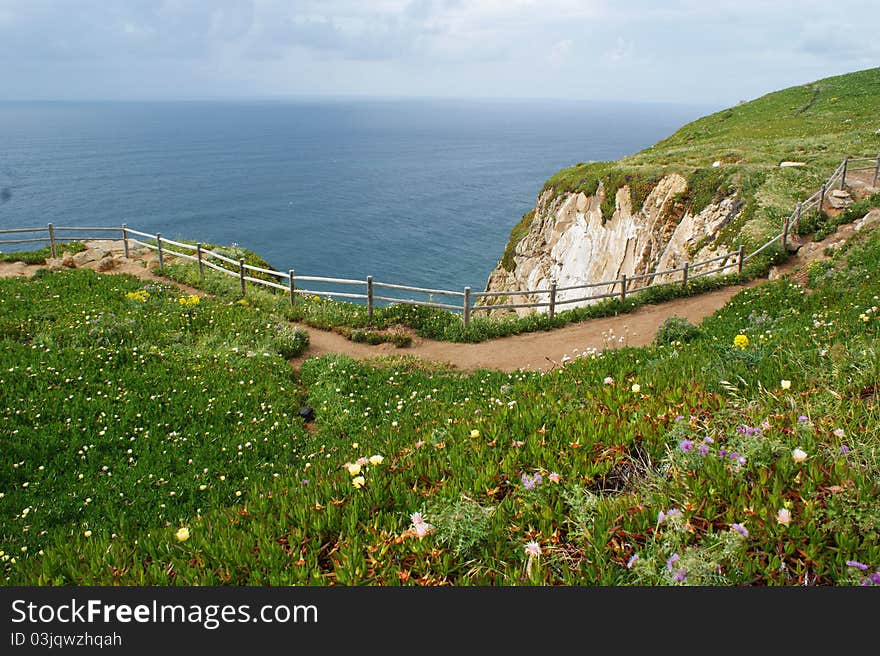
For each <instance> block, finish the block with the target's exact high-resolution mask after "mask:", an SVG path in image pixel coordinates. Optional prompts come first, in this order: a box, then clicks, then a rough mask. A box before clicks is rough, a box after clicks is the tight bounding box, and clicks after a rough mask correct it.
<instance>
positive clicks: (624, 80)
mask: <svg viewBox="0 0 880 656" xmlns="http://www.w3.org/2000/svg"><path fill="white" fill-rule="evenodd" d="M877 2H878V0H823V1H822V2H818V1H817V2H813V1H812V0H791V1H789V0H766V1H760V0H730V1H728V0H679V1H669V2H660V1H657V2H654V1H651V2H649V1H647V0H581V1H578V0H472V1H468V0H364V1H358V0H0V64H2V71H3V75H2V86H0V99H202V98H205V99H214V98H224V99H260V98H285V97H294V96H304V95H337V96H339V95H342V96H365V95H366V96H392V97H397V96H422V97H424V96H438V97H480V98H560V99H591V100H641V101H673V102H686V103H700V104H715V105H726V104H733V103H736V102H737V101H739V100H744V99H751V98H755V97H757V96H759V95H762V94H764V93H766V92H768V91H772V90H775V89H779V88H783V87H786V86H791V85H793V84H801V83H805V82H809V81H812V80H815V79H818V78H822V77H826V76H829V75H834V74H838V73H845V72H849V71H854V70H861V69H865V68H870V67H872V66H877V65H880V38H878V34H880V8H878V4H877Z"/></svg>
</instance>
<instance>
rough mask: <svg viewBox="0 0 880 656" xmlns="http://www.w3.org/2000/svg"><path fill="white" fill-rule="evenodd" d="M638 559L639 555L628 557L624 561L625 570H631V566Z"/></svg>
mask: <svg viewBox="0 0 880 656" xmlns="http://www.w3.org/2000/svg"><path fill="white" fill-rule="evenodd" d="M638 559H639V554H633V555H632V556H630V558H629V560H628V561H626V568H627V569H632V566H633V565H635V564H636V561H637V560H638Z"/></svg>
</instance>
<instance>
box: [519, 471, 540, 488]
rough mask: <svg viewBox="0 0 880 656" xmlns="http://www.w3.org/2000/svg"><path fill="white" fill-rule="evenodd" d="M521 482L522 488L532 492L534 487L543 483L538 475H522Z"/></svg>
mask: <svg viewBox="0 0 880 656" xmlns="http://www.w3.org/2000/svg"><path fill="white" fill-rule="evenodd" d="M520 480H521V481H522V484H523V487H524V488H525V489H527V490H534V489H535V486H537V485H540V484H541V483H543V482H544V477H543V476H541V475H540V474H535V475H534V476H529V475H528V474H523V475H522V476H521V477H520Z"/></svg>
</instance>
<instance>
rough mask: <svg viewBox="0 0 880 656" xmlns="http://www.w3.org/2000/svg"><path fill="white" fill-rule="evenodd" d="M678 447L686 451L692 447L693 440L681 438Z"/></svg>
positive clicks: (683, 451)
mask: <svg viewBox="0 0 880 656" xmlns="http://www.w3.org/2000/svg"><path fill="white" fill-rule="evenodd" d="M678 448H679V449H681V451H682V453H687V452H688V451H690V450H691V449H693V448H694V441H693V440H682V441H681V442H679V443H678Z"/></svg>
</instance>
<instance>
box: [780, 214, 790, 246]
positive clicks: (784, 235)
mask: <svg viewBox="0 0 880 656" xmlns="http://www.w3.org/2000/svg"><path fill="white" fill-rule="evenodd" d="M790 225H791V217H790V216H787V217H785V226H784V227H783V228H782V235H781V239H782V241H781V242H780V246H781V247H782V250H783V251H784V250H785V249H786V244H787V243H788V229H789V226H790Z"/></svg>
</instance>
